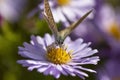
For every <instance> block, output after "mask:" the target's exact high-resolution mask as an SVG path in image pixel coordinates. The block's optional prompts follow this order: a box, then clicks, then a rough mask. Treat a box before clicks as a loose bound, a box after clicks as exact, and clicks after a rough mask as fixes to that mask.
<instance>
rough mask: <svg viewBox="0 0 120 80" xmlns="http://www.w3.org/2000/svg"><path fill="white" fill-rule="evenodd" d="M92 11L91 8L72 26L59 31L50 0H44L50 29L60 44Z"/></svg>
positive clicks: (45, 14)
mask: <svg viewBox="0 0 120 80" xmlns="http://www.w3.org/2000/svg"><path fill="white" fill-rule="evenodd" d="M91 12H92V10H90V11H89V12H87V13H86V14H85V15H83V16H82V17H81V18H80V19H79V20H78V21H76V22H74V23H72V24H71V25H70V26H68V27H66V28H65V29H63V30H61V31H58V29H57V26H56V23H55V21H54V19H53V15H52V11H51V9H50V5H49V3H48V0H44V12H43V15H44V18H45V20H46V21H47V23H48V25H49V28H50V30H51V31H52V33H53V35H54V37H55V43H56V44H58V45H61V44H63V42H64V40H65V38H66V37H67V36H68V35H69V34H70V33H71V32H72V31H73V30H74V29H75V28H76V27H77V26H78V25H79V24H80V23H81V22H82V21H83V20H84V19H85V18H86V17H87V16H88V15H89V14H90V13H91Z"/></svg>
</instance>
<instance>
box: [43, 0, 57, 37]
mask: <svg viewBox="0 0 120 80" xmlns="http://www.w3.org/2000/svg"><path fill="white" fill-rule="evenodd" d="M43 15H44V18H45V20H46V21H47V23H48V25H49V28H50V30H51V31H52V33H53V35H54V36H55V39H57V36H58V29H57V26H56V24H55V21H54V19H53V15H52V12H51V9H50V5H49V3H48V0H44V14H43Z"/></svg>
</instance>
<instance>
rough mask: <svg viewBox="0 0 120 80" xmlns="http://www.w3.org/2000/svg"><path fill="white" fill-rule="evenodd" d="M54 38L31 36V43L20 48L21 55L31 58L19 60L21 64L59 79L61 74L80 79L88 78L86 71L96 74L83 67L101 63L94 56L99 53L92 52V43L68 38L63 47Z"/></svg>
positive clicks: (47, 35)
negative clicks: (56, 43)
mask: <svg viewBox="0 0 120 80" xmlns="http://www.w3.org/2000/svg"><path fill="white" fill-rule="evenodd" d="M54 41H55V40H54V38H53V36H50V35H49V34H46V35H45V36H44V38H42V37H40V36H36V37H35V36H31V43H30V44H29V43H26V42H25V43H24V44H23V45H24V47H19V54H20V55H21V56H23V57H26V58H29V59H27V60H18V63H19V64H22V65H23V66H24V67H28V70H30V71H32V70H33V69H37V71H38V72H40V73H43V74H44V75H53V76H54V77H55V78H59V77H60V75H61V74H63V75H71V76H76V75H77V76H79V77H80V78H84V76H85V77H88V74H86V73H85V72H83V70H84V71H89V72H96V71H94V70H91V69H88V68H84V67H82V65H87V64H94V65H96V64H97V62H98V61H99V57H98V56H92V55H93V54H95V53H97V52H98V51H97V50H96V49H95V50H92V49H91V48H90V47H89V45H90V44H91V43H83V39H81V38H79V39H77V40H75V41H72V40H71V39H70V37H67V38H66V39H65V41H64V44H63V45H62V47H60V46H58V45H55V44H54Z"/></svg>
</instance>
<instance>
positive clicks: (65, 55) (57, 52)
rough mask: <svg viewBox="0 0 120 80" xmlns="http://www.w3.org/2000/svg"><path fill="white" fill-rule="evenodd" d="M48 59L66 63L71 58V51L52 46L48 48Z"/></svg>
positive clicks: (53, 61) (55, 62)
mask: <svg viewBox="0 0 120 80" xmlns="http://www.w3.org/2000/svg"><path fill="white" fill-rule="evenodd" d="M46 57H47V59H48V60H49V61H50V62H52V63H54V64H65V63H67V62H69V61H70V60H71V56H70V54H69V52H66V50H65V49H63V48H51V49H50V50H48V52H47V55H46Z"/></svg>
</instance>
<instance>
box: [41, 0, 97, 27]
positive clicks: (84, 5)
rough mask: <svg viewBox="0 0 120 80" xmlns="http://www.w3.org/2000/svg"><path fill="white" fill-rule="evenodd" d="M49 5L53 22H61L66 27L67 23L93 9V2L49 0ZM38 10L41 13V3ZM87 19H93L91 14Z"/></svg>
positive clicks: (86, 0)
mask: <svg viewBox="0 0 120 80" xmlns="http://www.w3.org/2000/svg"><path fill="white" fill-rule="evenodd" d="M49 4H50V6H51V9H52V12H53V17H54V19H55V21H56V22H60V21H61V22H63V23H64V24H65V25H66V26H68V25H69V21H70V22H74V21H76V20H78V19H79V18H80V17H81V16H83V15H84V14H85V13H86V12H88V11H89V10H91V9H93V7H94V6H95V0H49ZM39 8H40V10H41V11H42V10H43V9H44V5H43V3H41V4H39ZM40 15H41V14H40ZM88 18H93V14H91V15H89V16H88Z"/></svg>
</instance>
